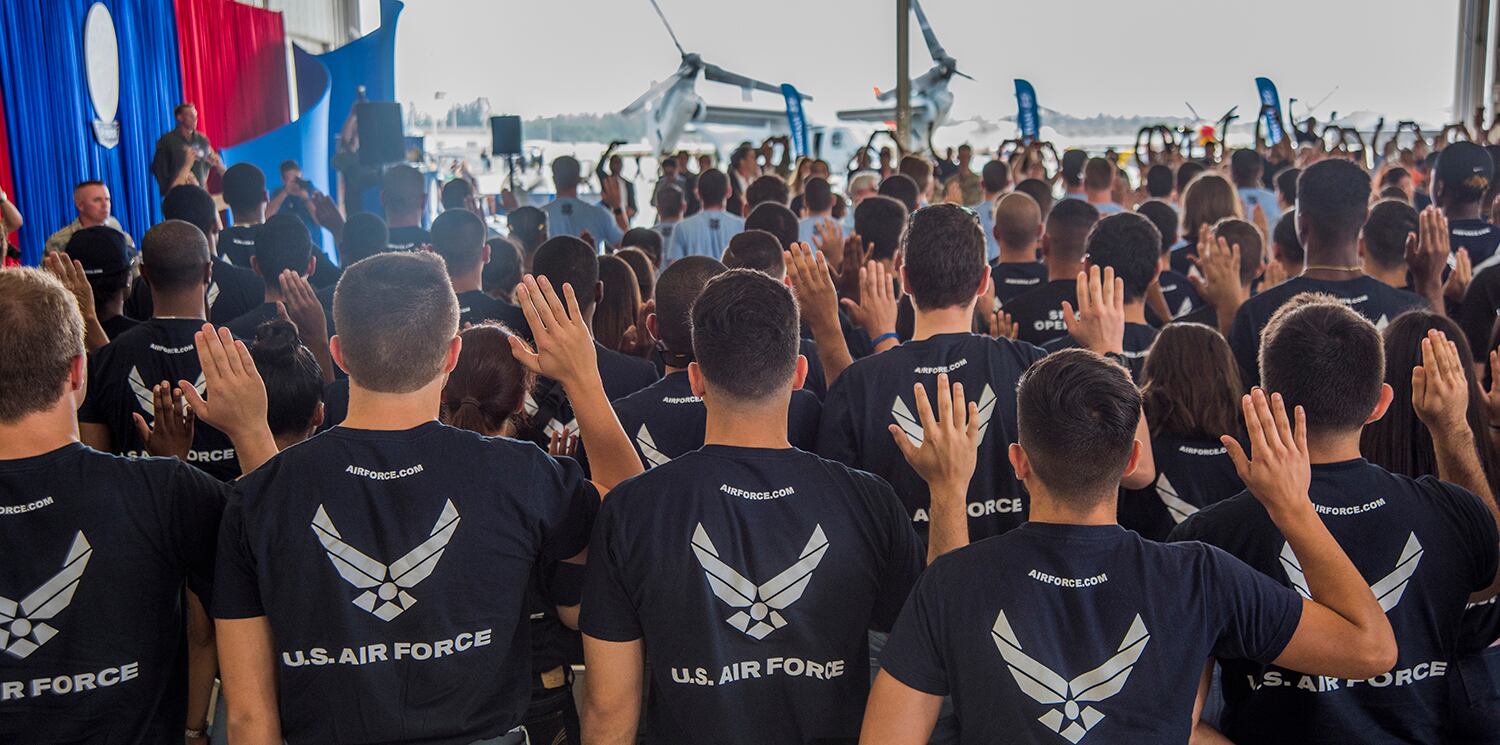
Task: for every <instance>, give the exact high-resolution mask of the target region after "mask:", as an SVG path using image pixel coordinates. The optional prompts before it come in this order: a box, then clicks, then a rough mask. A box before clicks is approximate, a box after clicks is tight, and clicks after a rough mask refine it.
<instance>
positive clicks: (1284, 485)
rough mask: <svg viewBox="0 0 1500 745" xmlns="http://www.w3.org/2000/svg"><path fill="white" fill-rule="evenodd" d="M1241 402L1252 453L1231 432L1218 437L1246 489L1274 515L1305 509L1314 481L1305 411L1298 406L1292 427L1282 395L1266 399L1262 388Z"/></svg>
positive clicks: (1278, 394)
mask: <svg viewBox="0 0 1500 745" xmlns="http://www.w3.org/2000/svg"><path fill="white" fill-rule="evenodd" d="M1240 405H1241V407H1242V408H1243V410H1244V415H1245V429H1246V430H1247V431H1248V432H1249V436H1250V453H1249V455H1247V454H1246V453H1245V450H1244V448H1242V447H1241V446H1240V443H1239V440H1236V439H1234V437H1232V436H1230V435H1224V436H1222V437H1220V438H1219V441H1220V442H1221V443H1223V445H1224V447H1225V449H1227V450H1228V451H1229V459H1230V460H1231V461H1233V462H1234V470H1235V472H1237V473H1238V474H1239V476H1240V480H1241V481H1243V482H1244V483H1245V488H1247V489H1249V490H1250V493H1251V494H1253V495H1255V498H1256V499H1258V500H1260V503H1261V504H1262V505H1265V508H1266V511H1267V512H1269V513H1271V516H1272V517H1273V518H1275V517H1277V516H1278V515H1283V514H1287V513H1288V512H1291V511H1295V510H1298V509H1306V508H1307V506H1308V505H1309V504H1310V502H1309V500H1308V496H1307V490H1308V487H1309V486H1311V484H1312V460H1311V457H1310V456H1309V455H1308V450H1307V414H1306V412H1304V411H1303V410H1302V407H1301V406H1298V407H1297V410H1296V414H1295V418H1296V424H1295V426H1294V425H1293V424H1292V422H1291V421H1290V420H1288V418H1287V414H1286V403H1285V402H1284V401H1283V400H1282V398H1281V394H1280V393H1274V394H1272V395H1271V396H1270V397H1269V398H1267V397H1266V392H1265V391H1264V390H1262V389H1260V388H1256V389H1254V390H1253V391H1251V392H1250V394H1249V395H1246V396H1245V397H1243V398H1242V399H1241V401H1240Z"/></svg>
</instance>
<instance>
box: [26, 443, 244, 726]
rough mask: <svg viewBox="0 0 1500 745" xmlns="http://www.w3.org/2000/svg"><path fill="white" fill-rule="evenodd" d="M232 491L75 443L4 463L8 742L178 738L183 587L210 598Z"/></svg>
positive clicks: (164, 465) (183, 684)
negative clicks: (218, 540) (216, 551)
mask: <svg viewBox="0 0 1500 745" xmlns="http://www.w3.org/2000/svg"><path fill="white" fill-rule="evenodd" d="M227 492H228V487H227V486H225V485H224V484H222V483H220V482H218V481H215V480H214V479H212V478H209V477H208V476H207V475H205V474H203V473H202V472H201V471H198V470H197V469H194V468H190V467H188V466H185V465H183V464H182V463H181V462H179V461H177V460H176V459H172V458H149V459H140V460H135V459H126V458H121V457H119V456H114V455H107V454H105V453H100V452H98V451H95V450H91V449H89V448H87V447H84V446H82V445H78V444H71V445H66V446H64V447H61V448H58V449H57V450H53V451H52V452H49V453H45V454H42V455H38V456H35V457H32V458H22V459H19V460H3V461H0V742H5V743H17V744H19V743H63V742H68V743H85V742H86V743H106V742H108V743H115V742H120V743H170V742H178V743H180V742H182V725H183V722H184V721H185V717H186V715H187V664H186V663H187V655H186V647H185V645H184V641H183V640H184V636H183V635H184V633H185V626H184V619H185V617H186V616H185V614H186V609H185V607H184V604H183V593H182V587H183V584H184V582H185V583H186V585H187V587H188V588H190V589H191V590H192V591H193V592H194V593H196V594H197V595H198V596H199V597H200V598H202V599H203V600H204V602H208V601H209V599H210V598H211V596H212V593H211V590H212V581H213V571H214V546H215V538H216V536H217V533H218V526H219V517H220V515H221V514H222V513H223V510H224V498H225V494H226V493H227Z"/></svg>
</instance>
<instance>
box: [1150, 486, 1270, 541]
mask: <svg viewBox="0 0 1500 745" xmlns="http://www.w3.org/2000/svg"><path fill="white" fill-rule="evenodd" d="M1269 519H1270V516H1269V515H1267V514H1266V508H1265V507H1264V506H1262V505H1261V503H1260V502H1259V501H1257V500H1256V499H1255V497H1254V496H1253V495H1251V494H1250V492H1248V491H1242V492H1240V493H1239V494H1236V495H1235V496H1233V497H1230V498H1229V499H1224V500H1220V501H1218V502H1215V503H1213V504H1211V505H1209V506H1207V507H1204V508H1203V509H1200V510H1198V511H1197V512H1195V513H1193V514H1191V515H1188V516H1187V519H1185V520H1183V521H1182V522H1181V523H1179V524H1178V525H1177V527H1175V528H1173V529H1172V532H1171V534H1170V535H1169V536H1168V537H1167V540H1168V541H1169V542H1173V543H1175V542H1178V541H1203V542H1205V543H1212V544H1216V545H1217V544H1218V543H1219V541H1221V540H1222V539H1224V538H1226V537H1228V536H1232V535H1236V534H1238V533H1239V532H1241V531H1242V530H1243V529H1244V528H1245V527H1246V526H1247V525H1249V524H1252V522H1258V521H1263V520H1269Z"/></svg>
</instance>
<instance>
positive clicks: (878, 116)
mask: <svg viewBox="0 0 1500 745" xmlns="http://www.w3.org/2000/svg"><path fill="white" fill-rule="evenodd" d="M838 118H840V119H843V120H845V121H851V122H876V123H879V124H884V123H886V122H894V121H896V108H895V107H894V106H892V107H890V108H885V109H850V110H848V111H840V112H838Z"/></svg>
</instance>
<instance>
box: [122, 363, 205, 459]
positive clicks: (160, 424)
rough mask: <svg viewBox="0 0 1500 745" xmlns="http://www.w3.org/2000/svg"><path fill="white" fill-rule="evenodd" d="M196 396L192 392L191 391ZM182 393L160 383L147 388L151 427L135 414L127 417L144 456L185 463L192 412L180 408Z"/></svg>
mask: <svg viewBox="0 0 1500 745" xmlns="http://www.w3.org/2000/svg"><path fill="white" fill-rule="evenodd" d="M195 392H196V391H195ZM183 400H184V399H183V396H182V391H181V390H179V389H174V388H172V384H171V383H168V382H167V381H165V380H163V381H162V382H160V383H157V384H156V385H154V386H151V403H152V408H153V411H154V412H155V416H154V419H153V421H152V423H151V424H146V418H145V417H143V416H141V415H140V413H139V412H135V413H132V414H131V415H130V416H131V418H132V419H134V420H135V431H136V432H137V433H139V434H140V436H141V440H142V441H143V442H145V443H146V452H148V453H150V454H152V455H156V456H161V457H164V458H177V459H178V460H182V461H186V460H187V457H188V451H189V450H192V447H193V420H194V417H193V410H192V409H190V408H187V407H186V406H184V405H183Z"/></svg>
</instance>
